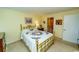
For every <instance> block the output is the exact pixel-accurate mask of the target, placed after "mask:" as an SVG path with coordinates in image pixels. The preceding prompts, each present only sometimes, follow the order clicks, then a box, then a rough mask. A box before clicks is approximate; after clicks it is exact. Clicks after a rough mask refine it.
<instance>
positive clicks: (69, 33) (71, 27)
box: [63, 14, 79, 43]
mask: <svg viewBox="0 0 79 59" xmlns="http://www.w3.org/2000/svg"><path fill="white" fill-rule="evenodd" d="M78 38H79V14H75V15H67V16H64V26H63V40H66V41H69V42H73V43H77V39H78Z"/></svg>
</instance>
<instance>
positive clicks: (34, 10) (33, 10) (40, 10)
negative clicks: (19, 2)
mask: <svg viewBox="0 0 79 59" xmlns="http://www.w3.org/2000/svg"><path fill="white" fill-rule="evenodd" d="M8 8H9V9H12V10H17V11H20V12H24V13H28V14H37V15H42V14H50V13H57V12H62V11H66V10H72V9H77V7H8Z"/></svg>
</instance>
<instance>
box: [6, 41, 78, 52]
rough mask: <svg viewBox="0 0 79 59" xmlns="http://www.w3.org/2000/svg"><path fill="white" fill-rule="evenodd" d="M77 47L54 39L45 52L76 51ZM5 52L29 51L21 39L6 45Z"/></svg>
mask: <svg viewBox="0 0 79 59" xmlns="http://www.w3.org/2000/svg"><path fill="white" fill-rule="evenodd" d="M78 51H79V50H78V49H77V48H74V47H72V46H69V45H66V44H64V43H62V42H61V41H58V40H56V41H55V43H54V45H52V46H51V47H50V48H49V49H48V51H47V52H78ZM7 52H29V50H28V49H27V47H26V46H25V45H24V43H23V42H22V41H17V42H15V43H12V44H9V45H7Z"/></svg>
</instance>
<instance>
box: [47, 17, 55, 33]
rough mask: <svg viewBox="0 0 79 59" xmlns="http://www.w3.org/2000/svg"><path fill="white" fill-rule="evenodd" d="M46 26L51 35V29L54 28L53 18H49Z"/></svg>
mask: <svg viewBox="0 0 79 59" xmlns="http://www.w3.org/2000/svg"><path fill="white" fill-rule="evenodd" d="M47 24H48V26H47V27H48V32H50V33H53V28H54V18H53V17H50V18H48V19H47Z"/></svg>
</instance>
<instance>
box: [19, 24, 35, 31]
mask: <svg viewBox="0 0 79 59" xmlns="http://www.w3.org/2000/svg"><path fill="white" fill-rule="evenodd" d="M35 27H36V25H35V24H28V25H27V24H20V30H21V31H22V30H24V29H33V28H35Z"/></svg>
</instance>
